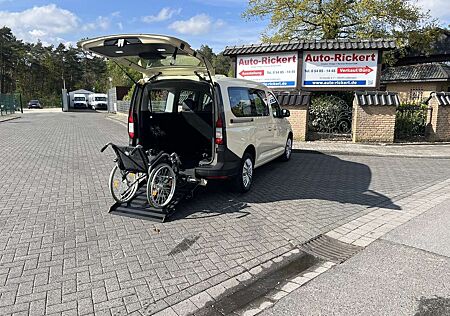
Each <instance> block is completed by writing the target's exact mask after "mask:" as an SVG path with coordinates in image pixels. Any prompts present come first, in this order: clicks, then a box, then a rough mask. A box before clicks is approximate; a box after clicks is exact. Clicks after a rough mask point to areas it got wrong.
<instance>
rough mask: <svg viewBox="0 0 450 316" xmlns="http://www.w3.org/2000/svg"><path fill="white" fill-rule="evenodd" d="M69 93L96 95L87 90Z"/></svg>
mask: <svg viewBox="0 0 450 316" xmlns="http://www.w3.org/2000/svg"><path fill="white" fill-rule="evenodd" d="M69 93H73V94H75V93H80V94H91V93H94V92H92V91H89V90H85V89H79V90H75V91H70V92H69Z"/></svg>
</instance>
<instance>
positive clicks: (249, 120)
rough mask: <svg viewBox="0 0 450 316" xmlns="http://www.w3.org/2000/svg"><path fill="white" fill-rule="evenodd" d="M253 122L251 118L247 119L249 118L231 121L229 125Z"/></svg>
mask: <svg viewBox="0 0 450 316" xmlns="http://www.w3.org/2000/svg"><path fill="white" fill-rule="evenodd" d="M250 122H253V118H251V117H249V118H236V119H231V120H230V123H250Z"/></svg>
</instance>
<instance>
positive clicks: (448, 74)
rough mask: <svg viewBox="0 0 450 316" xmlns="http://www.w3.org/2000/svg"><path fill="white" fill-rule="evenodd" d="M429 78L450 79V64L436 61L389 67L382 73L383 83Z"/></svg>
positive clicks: (425, 79)
mask: <svg viewBox="0 0 450 316" xmlns="http://www.w3.org/2000/svg"><path fill="white" fill-rule="evenodd" d="M427 80H428V81H450V65H447V64H440V63H434V64H417V65H407V66H398V67H389V68H386V69H385V70H383V72H382V74H381V82H382V83H389V82H406V81H427Z"/></svg>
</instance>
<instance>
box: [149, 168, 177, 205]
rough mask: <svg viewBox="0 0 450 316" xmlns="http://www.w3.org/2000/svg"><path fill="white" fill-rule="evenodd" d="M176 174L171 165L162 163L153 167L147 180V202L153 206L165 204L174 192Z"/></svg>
mask: <svg viewBox="0 0 450 316" xmlns="http://www.w3.org/2000/svg"><path fill="white" fill-rule="evenodd" d="M176 182H177V176H176V174H175V171H174V170H173V169H172V167H171V166H170V165H168V164H166V163H162V164H159V165H157V166H156V167H155V168H153V169H152V170H151V172H150V175H149V177H148V181H147V199H148V203H149V204H150V205H151V206H152V207H154V208H163V207H164V206H167V205H168V204H169V203H170V201H171V200H172V198H173V196H174V194H175V187H176Z"/></svg>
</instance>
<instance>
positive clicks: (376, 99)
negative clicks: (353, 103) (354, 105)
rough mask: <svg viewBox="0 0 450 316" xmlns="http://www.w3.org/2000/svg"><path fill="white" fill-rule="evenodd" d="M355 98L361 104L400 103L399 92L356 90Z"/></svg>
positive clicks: (396, 104) (395, 104) (384, 104)
mask: <svg viewBox="0 0 450 316" xmlns="http://www.w3.org/2000/svg"><path fill="white" fill-rule="evenodd" d="M355 98H356V100H357V102H358V105H360V106H386V105H390V106H392V105H394V106H398V105H400V99H399V98H398V93H396V92H388V91H356V92H355Z"/></svg>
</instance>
